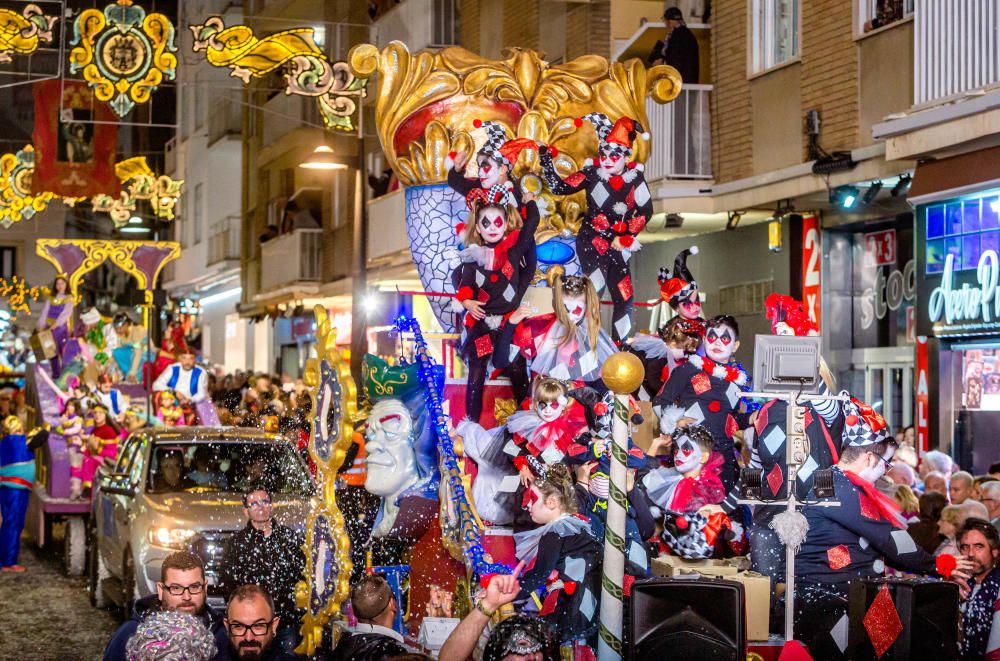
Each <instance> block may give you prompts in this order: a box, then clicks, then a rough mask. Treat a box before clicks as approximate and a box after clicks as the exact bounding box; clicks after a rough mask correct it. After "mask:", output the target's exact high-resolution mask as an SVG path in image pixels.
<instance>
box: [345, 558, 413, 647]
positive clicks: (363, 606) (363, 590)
mask: <svg viewBox="0 0 1000 661" xmlns="http://www.w3.org/2000/svg"><path fill="white" fill-rule="evenodd" d="M351 609H352V610H353V611H354V615H355V617H357V618H358V625H357V626H356V627H354V629H353V630H352V631H350V632H349V633H346V634H345V635H344V636H343V637H341V639H340V641H339V642H338V643H337V647H336V649H334V651H333V656H332V657H331V659H332V661H349V660H350V661H383V660H384V659H388V658H390V657H393V656H395V655H397V654H406V648H405V647H403V637H402V636H401V635H400V634H399V633H397V632H396V631H394V630H393V629H392V622H393V620H394V619H395V617H396V611H397V609H398V606H397V605H396V599H395V597H393V594H392V589H391V588H390V587H389V583H388V582H386V580H385V578H384V577H382V576H381V575H378V574H369V575H367V576H364V577H363V578H362V579H361V580H360V581H358V582H357V583H355V584H354V586H353V587H352V588H351Z"/></svg>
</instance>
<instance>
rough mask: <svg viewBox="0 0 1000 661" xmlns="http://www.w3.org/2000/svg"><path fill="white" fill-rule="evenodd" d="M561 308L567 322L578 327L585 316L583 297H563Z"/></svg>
mask: <svg viewBox="0 0 1000 661" xmlns="http://www.w3.org/2000/svg"><path fill="white" fill-rule="evenodd" d="M563 307H565V308H566V316H567V317H569V320H570V321H571V322H572V323H574V324H576V325H578V326H579V325H580V322H582V321H583V318H584V317H585V316H586V315H587V299H586V298H585V297H584V296H563Z"/></svg>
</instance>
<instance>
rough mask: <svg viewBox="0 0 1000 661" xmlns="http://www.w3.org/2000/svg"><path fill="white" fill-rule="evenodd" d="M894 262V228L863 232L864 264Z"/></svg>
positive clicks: (883, 264) (875, 264) (877, 264)
mask: <svg viewBox="0 0 1000 661" xmlns="http://www.w3.org/2000/svg"><path fill="white" fill-rule="evenodd" d="M895 263H896V230H883V231H881V232H872V233H870V234H865V266H886V265H889V264H895Z"/></svg>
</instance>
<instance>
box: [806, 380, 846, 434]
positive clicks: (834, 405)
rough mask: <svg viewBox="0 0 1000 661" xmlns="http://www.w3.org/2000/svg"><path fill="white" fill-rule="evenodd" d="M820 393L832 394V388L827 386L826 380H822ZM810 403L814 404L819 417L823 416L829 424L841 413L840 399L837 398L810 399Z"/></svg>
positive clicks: (824, 394)
mask: <svg viewBox="0 0 1000 661" xmlns="http://www.w3.org/2000/svg"><path fill="white" fill-rule="evenodd" d="M819 383H820V387H819V394H820V395H823V396H827V395H829V394H830V389H829V388H828V387H827V386H826V382H824V381H822V380H821V381H820V382H819ZM809 404H811V405H812V407H813V410H815V411H816V413H817V414H819V417H821V418H823V421H824V422H826V424H827V425H832V424H833V423H834V421H835V420H836V419H837V416H839V415H840V401H839V400H836V399H810V400H809Z"/></svg>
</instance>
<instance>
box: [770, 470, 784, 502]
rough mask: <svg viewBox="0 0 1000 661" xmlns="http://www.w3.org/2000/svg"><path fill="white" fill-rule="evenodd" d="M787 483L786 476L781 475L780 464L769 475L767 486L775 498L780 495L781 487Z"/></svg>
mask: <svg viewBox="0 0 1000 661" xmlns="http://www.w3.org/2000/svg"><path fill="white" fill-rule="evenodd" d="M784 483H785V476H784V475H782V474H781V467H780V466H778V464H775V465H774V468H772V469H771V472H770V473H768V474H767V486H769V487H771V493H772V494H774V495H775V496H777V495H778V489H780V488H781V485H782V484H784Z"/></svg>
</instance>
